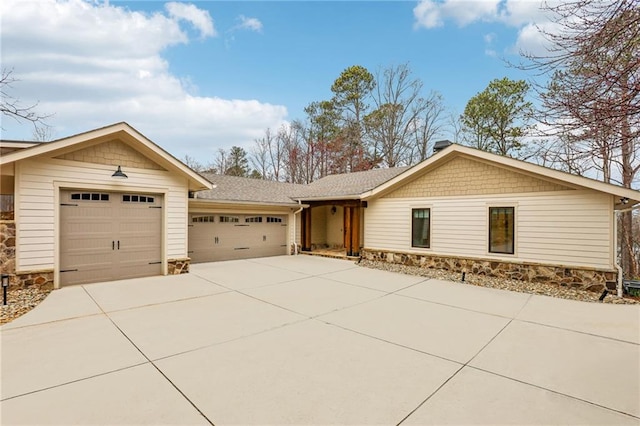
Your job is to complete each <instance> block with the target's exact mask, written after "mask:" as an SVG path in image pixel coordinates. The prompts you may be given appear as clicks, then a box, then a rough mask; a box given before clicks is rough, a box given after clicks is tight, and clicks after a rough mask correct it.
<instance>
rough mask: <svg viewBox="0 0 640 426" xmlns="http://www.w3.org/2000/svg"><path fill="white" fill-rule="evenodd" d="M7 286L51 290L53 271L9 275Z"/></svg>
mask: <svg viewBox="0 0 640 426" xmlns="http://www.w3.org/2000/svg"><path fill="white" fill-rule="evenodd" d="M9 284H10V285H11V286H15V287H18V288H27V287H32V286H36V287H40V288H43V289H48V290H52V289H53V270H44V271H29V272H19V273H17V274H14V275H11V277H10V278H9Z"/></svg>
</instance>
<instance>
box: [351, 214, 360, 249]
mask: <svg viewBox="0 0 640 426" xmlns="http://www.w3.org/2000/svg"><path fill="white" fill-rule="evenodd" d="M351 209H352V210H351V222H352V223H353V224H352V226H351V253H352V254H351V256H360V207H352V208H351Z"/></svg>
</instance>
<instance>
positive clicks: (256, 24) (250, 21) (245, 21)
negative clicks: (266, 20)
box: [237, 15, 262, 33]
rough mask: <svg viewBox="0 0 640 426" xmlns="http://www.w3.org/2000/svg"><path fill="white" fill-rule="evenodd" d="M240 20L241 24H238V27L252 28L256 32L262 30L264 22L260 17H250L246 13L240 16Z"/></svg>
mask: <svg viewBox="0 0 640 426" xmlns="http://www.w3.org/2000/svg"><path fill="white" fill-rule="evenodd" d="M238 19H239V20H240V24H239V25H238V27H237V28H238V29H243V30H250V31H255V32H258V33H259V32H262V22H260V20H259V19H258V18H248V17H246V16H244V15H240V16H238Z"/></svg>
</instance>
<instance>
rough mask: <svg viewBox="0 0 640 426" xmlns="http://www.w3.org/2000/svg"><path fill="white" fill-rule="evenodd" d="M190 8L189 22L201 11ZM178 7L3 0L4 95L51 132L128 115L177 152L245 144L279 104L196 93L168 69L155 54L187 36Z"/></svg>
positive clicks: (11, 130)
mask: <svg viewBox="0 0 640 426" xmlns="http://www.w3.org/2000/svg"><path fill="white" fill-rule="evenodd" d="M184 6H191V5H184ZM171 7H174V6H171ZM193 7H194V8H195V6H193ZM196 9H197V8H196ZM167 10H169V9H167ZM189 10H191V12H189V13H190V14H191V15H189V16H191V18H190V19H189V22H193V19H196V18H194V17H196V16H204V14H198V13H195V12H193V9H189ZM174 12H175V10H174ZM176 13H177V14H175V13H174V14H172V13H170V12H168V11H167V13H166V14H163V13H151V14H148V13H140V12H134V11H130V10H128V9H126V8H124V7H120V6H117V5H113V4H112V5H107V4H104V3H101V4H99V5H98V4H95V3H91V2H88V1H83V0H66V1H55V0H3V1H2V2H0V14H1V15H2V26H1V28H0V37H1V38H2V41H3V43H2V51H1V57H0V58H1V60H2V64H3V67H8V68H13V70H14V76H15V77H16V78H18V79H19V80H20V81H18V82H16V83H15V84H14V88H13V92H12V93H13V94H15V96H16V97H18V98H19V99H20V100H21V101H22V102H23V104H25V105H29V104H33V103H36V102H39V104H38V107H37V110H38V112H41V113H46V114H49V113H53V114H54V116H53V117H52V118H51V119H50V120H49V122H50V124H51V125H53V126H54V128H55V133H56V135H57V136H60V137H62V136H67V135H70V134H74V133H78V132H82V131H86V130H89V129H91V128H94V127H100V126H104V125H106V124H110V123H114V122H119V121H127V122H128V123H129V124H131V125H133V126H134V127H136V128H137V129H138V130H140V131H141V132H142V133H144V134H145V135H147V136H148V137H150V138H151V139H152V140H153V141H155V142H156V143H158V144H160V145H161V146H162V147H163V148H165V149H167V150H168V151H169V152H171V153H172V154H174V155H176V156H178V157H181V156H183V155H184V154H185V153H189V154H190V155H192V156H193V155H203V156H206V158H208V156H209V155H210V154H209V153H210V152H214V151H215V150H216V149H217V148H219V147H229V146H231V145H240V146H249V145H250V144H251V143H252V141H253V139H254V138H256V137H259V136H260V135H261V134H262V132H263V131H264V129H265V128H267V127H272V128H277V127H278V126H280V125H281V124H282V123H283V122H285V118H286V115H287V110H286V108H285V107H284V106H280V105H272V104H269V103H262V102H258V101H256V100H250V99H249V100H240V99H221V98H219V97H215V96H196V95H195V90H196V87H195V84H194V82H192V81H191V80H190V78H189V77H188V76H186V77H184V76H176V75H173V74H172V73H171V72H170V71H169V63H168V62H167V61H166V60H165V59H164V58H163V57H162V56H161V52H163V51H164V50H165V49H166V48H168V47H170V46H173V45H177V44H187V43H189V37H188V35H187V33H186V32H185V31H184V30H183V29H182V28H181V27H180V22H182V20H183V19H186V18H184V16H183V15H186V12H185V14H181V12H176ZM178 15H180V16H178ZM206 16H208V14H207V15H206ZM204 22H205V21H202V23H201V24H197V25H196V26H197V27H198V25H200V26H201V29H200V30H199V31H200V33H201V34H211V33H210V30H208V29H206V28H207V27H206V25H205V26H202V25H204V24H203V23H204ZM198 28H200V27H198ZM211 29H213V26H212V27H211ZM2 125H3V135H2V136H3V137H5V138H15V139H21V138H24V139H28V138H30V137H31V127H30V126H28V125H20V124H17V123H13V122H11V120H5V121H3V123H2ZM206 158H203V162H206Z"/></svg>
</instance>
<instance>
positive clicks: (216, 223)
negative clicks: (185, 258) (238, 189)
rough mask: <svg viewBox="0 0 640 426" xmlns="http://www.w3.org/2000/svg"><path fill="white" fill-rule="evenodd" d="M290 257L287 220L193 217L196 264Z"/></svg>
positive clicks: (193, 259) (191, 253)
mask: <svg viewBox="0 0 640 426" xmlns="http://www.w3.org/2000/svg"><path fill="white" fill-rule="evenodd" d="M282 254H287V220H286V216H278V215H242V214H193V215H191V216H190V218H189V257H190V258H191V262H192V263H198V262H214V261H217V260H230V259H248V258H252V257H265V256H279V255H282Z"/></svg>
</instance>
